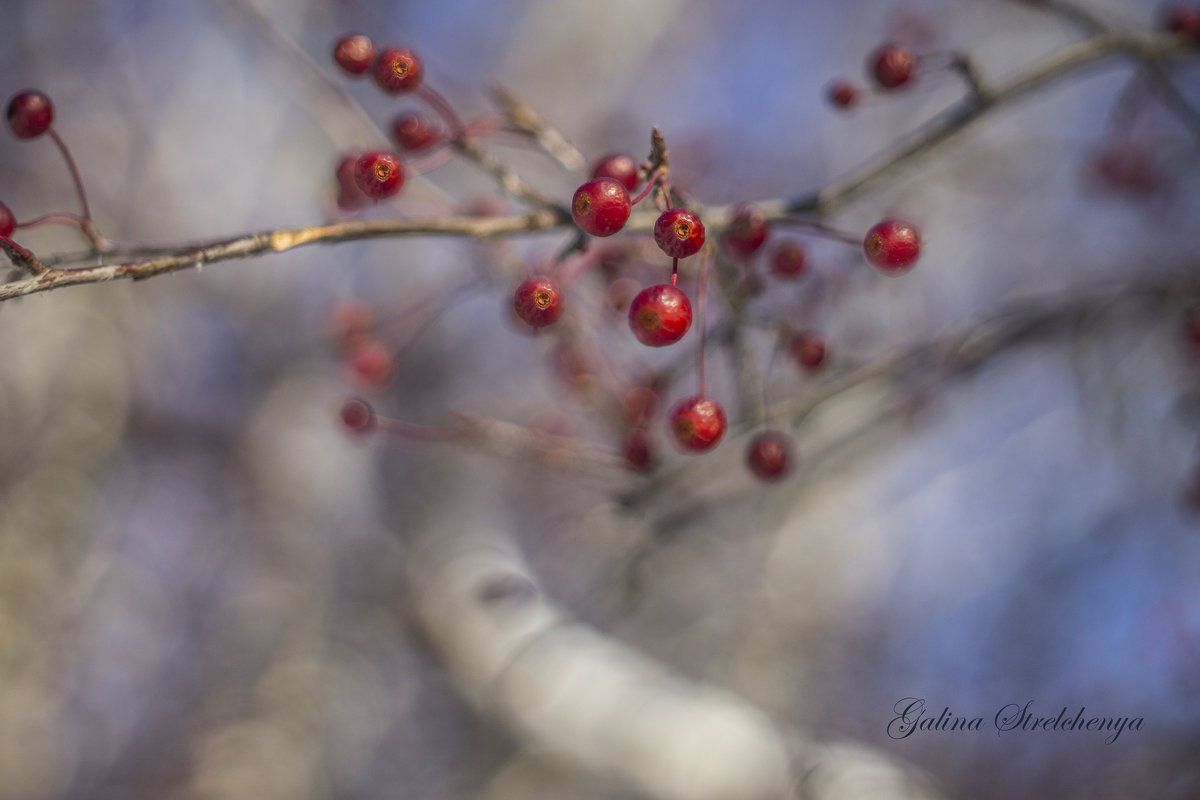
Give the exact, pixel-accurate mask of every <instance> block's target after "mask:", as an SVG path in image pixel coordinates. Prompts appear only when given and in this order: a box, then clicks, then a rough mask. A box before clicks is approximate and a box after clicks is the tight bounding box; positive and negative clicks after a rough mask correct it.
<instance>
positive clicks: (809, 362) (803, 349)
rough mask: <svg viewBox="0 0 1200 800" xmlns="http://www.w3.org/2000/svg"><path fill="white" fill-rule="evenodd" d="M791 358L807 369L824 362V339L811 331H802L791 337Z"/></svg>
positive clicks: (818, 366) (813, 368) (814, 368)
mask: <svg viewBox="0 0 1200 800" xmlns="http://www.w3.org/2000/svg"><path fill="white" fill-rule="evenodd" d="M792 358H794V359H796V363H797V364H799V365H800V366H801V367H803V368H804V369H806V370H808V371H810V372H811V371H813V370H816V369H818V368H820V366H821V365H822V364H824V363H825V340H824V339H822V338H821V337H820V336H818V335H817V334H815V333H812V332H811V331H802V332H800V333H797V334H796V335H795V336H793V337H792Z"/></svg>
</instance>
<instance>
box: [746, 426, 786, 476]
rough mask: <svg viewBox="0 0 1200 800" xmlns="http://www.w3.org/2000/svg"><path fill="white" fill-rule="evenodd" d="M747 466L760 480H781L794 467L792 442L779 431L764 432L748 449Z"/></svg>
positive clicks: (752, 440)
mask: <svg viewBox="0 0 1200 800" xmlns="http://www.w3.org/2000/svg"><path fill="white" fill-rule="evenodd" d="M746 466H748V467H749V468H750V471H751V472H753V473H754V476H755V477H756V478H758V479H759V480H763V481H777V480H779V479H780V478H782V477H783V476H785V475H786V474H787V473H788V470H789V469H790V468H791V466H792V440H791V439H790V438H789V437H788V436H787V434H784V433H780V432H779V431H763V432H762V433H760V434H758V435H757V436H755V437H754V438H753V439H751V440H750V444H749V445H747V447H746Z"/></svg>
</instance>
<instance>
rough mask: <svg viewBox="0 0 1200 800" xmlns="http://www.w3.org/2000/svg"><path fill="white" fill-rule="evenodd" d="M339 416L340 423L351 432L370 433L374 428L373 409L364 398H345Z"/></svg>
mask: <svg viewBox="0 0 1200 800" xmlns="http://www.w3.org/2000/svg"><path fill="white" fill-rule="evenodd" d="M340 416H341V418H342V424H343V425H345V426H346V430H348V431H350V432H351V433H370V432H371V431H372V430H373V429H374V428H375V411H374V409H372V408H371V405H370V404H369V403H367V402H366V401H365V400H359V399H358V398H352V399H350V400H347V401H346V403H345V404H344V405H343V406H342V411H341V415H340Z"/></svg>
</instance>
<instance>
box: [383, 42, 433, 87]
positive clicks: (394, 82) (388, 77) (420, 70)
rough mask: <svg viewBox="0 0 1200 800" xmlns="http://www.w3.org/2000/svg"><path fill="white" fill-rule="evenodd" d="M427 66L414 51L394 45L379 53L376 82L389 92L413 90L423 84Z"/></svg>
mask: <svg viewBox="0 0 1200 800" xmlns="http://www.w3.org/2000/svg"><path fill="white" fill-rule="evenodd" d="M424 74H425V67H424V66H423V65H422V64H421V60H420V59H419V58H417V56H416V54H415V53H413V51H411V50H408V49H405V48H403V47H392V48H389V49H387V50H384V51H383V52H382V53H380V54H379V59H378V60H377V61H376V62H375V72H374V78H375V83H376V84H378V85H379V88H380V89H383V90H384V91H385V92H388V93H389V94H400V93H401V92H411V91H412V90H413V89H416V88H417V87H418V86H420V85H421V78H422V77H424Z"/></svg>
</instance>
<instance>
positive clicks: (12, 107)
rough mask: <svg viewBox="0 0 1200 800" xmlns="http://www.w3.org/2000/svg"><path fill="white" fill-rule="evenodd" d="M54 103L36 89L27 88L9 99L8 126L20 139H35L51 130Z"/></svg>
mask: <svg viewBox="0 0 1200 800" xmlns="http://www.w3.org/2000/svg"><path fill="white" fill-rule="evenodd" d="M53 123H54V104H53V103H51V102H50V98H49V97H47V96H46V95H45V94H43V93H42V92H39V91H37V90H36V89H27V90H25V91H23V92H19V93H18V94H16V95H14V96H13V98H12V99H11V100H9V101H8V126H9V127H10V128H12V132H13V133H14V134H16V137H17V138H18V139H33V138H34V137H36V136H41V135H42V134H43V133H45V132H46V131H48V130H50V126H51V125H52V124H53Z"/></svg>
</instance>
